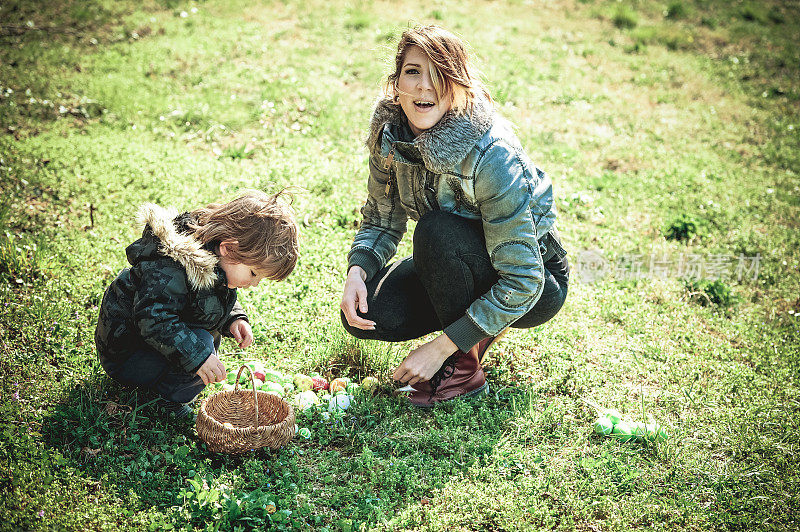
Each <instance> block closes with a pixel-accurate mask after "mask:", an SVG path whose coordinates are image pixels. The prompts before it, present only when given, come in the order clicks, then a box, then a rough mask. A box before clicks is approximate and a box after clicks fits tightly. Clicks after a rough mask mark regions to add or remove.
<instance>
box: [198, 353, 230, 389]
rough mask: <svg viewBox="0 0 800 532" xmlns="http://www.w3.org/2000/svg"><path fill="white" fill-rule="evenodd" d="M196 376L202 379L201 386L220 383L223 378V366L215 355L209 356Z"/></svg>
mask: <svg viewBox="0 0 800 532" xmlns="http://www.w3.org/2000/svg"><path fill="white" fill-rule="evenodd" d="M197 375H199V376H200V378H201V379H203V384H205V385H206V386H208V385H209V384H211V383H212V382H220V381H221V380H222V379H224V378H225V365H224V364H223V363H222V361H221V360H220V359H219V357H218V356H217V355H215V354H213V353H212V354H211V356H209V357H208V358H207V359H206V361H205V362H203V365H202V366H200V369H198V370H197Z"/></svg>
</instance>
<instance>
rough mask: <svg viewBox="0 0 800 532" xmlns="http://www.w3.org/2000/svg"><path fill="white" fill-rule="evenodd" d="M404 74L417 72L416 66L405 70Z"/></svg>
mask: <svg viewBox="0 0 800 532" xmlns="http://www.w3.org/2000/svg"><path fill="white" fill-rule="evenodd" d="M406 74H419V70H417V69H416V68H409V69H407V70H406Z"/></svg>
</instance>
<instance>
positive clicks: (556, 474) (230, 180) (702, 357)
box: [0, 0, 800, 531]
mask: <svg viewBox="0 0 800 532" xmlns="http://www.w3.org/2000/svg"><path fill="white" fill-rule="evenodd" d="M798 21H800V5H799V4H798V3H797V2H777V1H768V2H755V1H740V0H734V1H729V2H716V1H711V0H675V1H669V2H656V1H653V2H650V1H636V0H621V1H602V0H600V1H596V2H592V1H578V2H573V1H566V0H565V1H561V0H558V1H552V2H544V1H508V2H500V1H493V2H485V1H480V2H477V1H476V2H458V1H450V0H444V1H437V2H432V3H425V4H422V5H421V4H420V3H419V2H411V1H405V0H403V1H399V2H378V1H375V2H324V1H321V0H311V1H299V0H298V1H293V0H284V1H275V2H258V1H250V2H245V1H212V0H209V1H205V2H196V3H192V2H179V1H174V0H163V1H153V0H149V1H145V2H144V3H135V2H128V1H120V2H112V1H105V2H103V1H87V2H83V1H78V0H74V1H70V0H63V1H59V2H44V1H32V0H28V1H23V0H8V1H4V2H2V3H1V4H0V126H1V127H2V131H0V356H1V358H0V373H2V385H1V387H2V389H1V390H0V393H2V395H1V396H0V423H1V424H2V425H1V426H0V516H2V518H1V519H0V529H2V530H29V529H33V530H115V529H132V530H143V529H150V530H166V529H194V530H203V529H209V530H212V529H218V530H248V529H252V528H270V527H272V528H274V529H279V530H280V529H283V530H309V529H312V530H329V531H334V530H341V531H355V530H362V529H363V530H370V529H376V530H535V529H550V528H555V529H560V530H573V529H578V530H592V531H598V530H628V529H632V528H637V529H660V530H666V529H669V530H676V529H677V530H712V529H713V530H720V529H727V530H754V529H760V530H791V529H796V528H798V527H799V526H800V523H799V522H798V517H797V516H798V512H800V500H799V499H800V495H798V494H800V383H799V382H798V379H799V378H800V330H799V329H798V323H800V318H799V317H798V315H800V298H799V295H800V275H798V266H800V236H799V235H800V232H799V231H798V219H800V209H798V206H799V203H800V200H798V197H800V179H798V174H797V171H798V168H800V112H799V111H800V74H799V73H800V39H799V38H798V35H799V34H800V23H799V22H798ZM422 23H437V24H440V25H442V26H444V27H446V28H448V29H450V30H452V31H455V32H456V33H458V34H460V35H462V36H463V37H464V38H465V39H466V40H467V41H468V42H469V43H470V45H471V49H472V51H473V52H474V56H475V58H476V60H477V63H478V65H479V67H480V68H481V70H482V72H483V74H484V78H485V80H486V82H487V85H488V87H489V89H490V91H491V93H492V95H493V96H494V98H495V101H496V104H497V108H498V110H499V111H500V112H501V113H502V114H503V115H505V116H506V117H508V118H509V119H511V120H512V121H513V122H514V123H515V124H516V125H517V127H518V130H517V132H518V135H519V137H520V139H521V141H522V143H523V145H524V146H525V148H526V150H527V151H528V153H529V155H530V156H531V158H532V159H533V160H534V161H535V162H536V163H537V165H538V166H540V167H541V168H542V169H544V170H545V171H546V172H548V174H549V175H550V176H551V177H552V179H553V184H554V190H555V194H556V203H557V208H558V209H559V228H560V231H561V234H562V236H563V239H564V242H565V247H566V248H567V249H568V251H569V252H570V255H569V257H570V260H571V261H572V264H573V268H574V271H573V274H574V275H573V281H572V283H571V285H570V294H569V297H568V299H567V303H566V305H565V306H564V308H563V310H562V311H561V312H560V314H559V315H558V316H557V317H556V318H555V319H553V320H552V321H551V322H549V323H547V324H545V325H544V326H542V327H539V328H536V329H534V330H526V331H519V330H513V331H512V332H511V333H510V334H509V335H508V336H507V337H506V338H505V339H504V340H503V342H502V343H501V344H500V346H499V348H498V350H497V351H495V352H494V353H493V354H492V355H491V356H490V359H489V363H488V366H487V372H488V375H489V381H490V386H491V389H492V393H491V394H490V396H489V397H487V398H486V399H484V400H481V401H473V402H464V401H456V402H452V403H449V404H446V405H443V406H441V407H438V408H436V409H434V410H433V411H431V412H420V411H417V410H414V409H413V408H411V407H409V406H408V405H407V404H405V403H404V402H403V401H402V400H400V399H397V398H393V397H391V395H390V394H389V393H388V390H389V389H390V388H391V386H390V375H391V372H392V370H393V368H394V367H395V366H396V365H397V364H398V363H399V361H400V360H401V359H402V357H403V356H404V354H405V353H407V352H408V351H409V349H411V348H412V347H413V346H414V345H416V342H410V343H405V344H395V345H390V344H384V343H378V342H359V341H355V340H354V339H352V338H348V337H346V336H345V335H344V334H343V332H342V328H341V326H340V324H339V317H338V305H339V301H340V297H341V288H342V285H343V281H344V269H345V266H346V253H347V251H348V249H349V244H350V242H351V241H352V238H353V235H354V233H355V229H356V227H357V225H358V222H359V219H360V214H359V209H360V206H361V204H362V202H363V200H364V199H365V193H366V173H367V153H366V150H365V149H364V148H363V141H364V138H365V135H366V127H367V124H368V121H369V117H370V113H371V108H372V104H373V101H374V99H375V97H376V96H377V94H378V90H379V86H380V82H381V80H382V79H384V76H385V75H386V73H387V72H388V68H389V64H390V62H391V61H392V57H393V48H394V46H395V44H396V42H397V39H398V37H399V35H400V33H401V32H402V31H403V30H404V29H405V28H407V27H409V26H413V25H415V24H422ZM288 186H291V187H296V188H295V201H294V207H295V209H296V212H297V215H298V219H299V221H300V223H301V226H302V240H301V250H302V257H301V259H300V261H299V263H298V266H297V269H296V270H295V273H293V274H292V276H291V277H290V278H289V279H288V280H287V281H285V282H283V283H262V285H261V286H259V287H258V288H256V289H254V290H251V291H245V292H240V300H241V301H242V303H243V305H244V306H245V308H246V309H247V310H248V311H249V313H250V315H251V322H252V323H253V328H254V332H255V337H256V341H255V344H254V346H253V347H252V348H250V349H249V350H248V351H247V352H241V351H239V350H237V348H236V347H235V346H234V344H232V343H226V344H223V357H224V361H225V362H226V364H227V365H228V367H234V366H236V365H237V364H238V363H239V362H240V361H243V360H249V359H260V360H263V361H264V362H265V364H266V365H267V366H269V367H274V368H277V369H281V370H285V371H305V372H309V371H319V372H320V373H323V374H324V375H326V376H328V377H334V376H340V375H347V376H350V377H352V378H355V379H360V378H361V377H363V376H365V375H375V376H377V377H379V378H380V379H381V381H382V382H383V387H382V389H381V393H379V394H378V395H376V396H375V397H372V398H366V397H364V398H360V400H359V401H357V403H356V404H355V406H353V407H352V408H351V409H350V410H348V411H347V415H346V416H344V417H340V418H338V419H335V420H334V421H333V422H330V421H326V420H325V419H323V418H322V416H321V415H320V414H319V413H318V412H317V413H312V414H309V415H303V416H301V417H300V420H299V423H300V425H301V426H306V427H309V428H310V429H311V431H312V438H311V439H310V440H295V441H294V442H293V443H292V444H290V445H288V446H287V447H285V448H284V449H282V450H280V451H278V452H270V451H257V452H254V453H250V454H247V455H244V456H243V457H238V458H234V457H227V456H220V455H215V454H213V453H210V452H208V450H207V449H206V448H205V447H204V446H203V445H202V444H201V443H200V442H199V441H198V439H197V436H196V433H195V431H194V428H193V426H191V425H190V424H184V423H179V422H174V421H170V420H168V419H165V417H164V415H163V414H162V413H161V412H160V411H159V410H158V409H157V408H155V407H154V405H152V404H150V400H149V399H148V398H146V397H143V396H140V395H139V394H137V393H135V392H131V391H129V390H125V389H122V388H120V387H119V386H117V385H115V384H114V383H113V382H111V381H110V380H109V379H108V378H107V377H105V375H104V373H103V371H102V369H101V368H100V366H99V364H98V362H97V360H96V356H95V353H94V346H93V331H94V325H95V320H96V316H97V311H98V309H97V305H98V304H99V302H100V299H101V297H102V294H103V290H104V289H105V287H106V286H107V285H108V283H109V282H110V281H111V280H112V279H113V278H114V276H115V275H116V273H117V272H118V271H119V270H120V269H121V268H123V267H124V266H125V256H124V247H125V246H126V245H127V244H128V243H129V242H131V241H132V240H133V239H135V238H136V237H137V235H138V232H139V228H137V227H136V225H135V223H134V213H135V211H136V209H137V207H138V206H139V205H140V204H141V203H143V202H147V201H151V202H155V203H158V204H161V205H163V206H174V207H176V208H178V209H191V208H194V207H197V206H199V205H203V204H205V203H208V202H211V201H216V200H220V199H224V198H229V197H231V196H232V195H234V194H235V193H236V191H237V190H239V189H242V188H253V187H256V188H263V189H265V190H267V191H275V190H278V189H281V188H283V187H288ZM409 241H410V239H409V238H406V239H405V241H404V243H403V244H402V246H401V249H400V256H404V255H407V254H408V253H409V251H410V248H409ZM589 250H592V252H593V253H595V254H598V253H599V254H602V256H603V257H604V259H605V260H606V261H607V264H610V265H613V266H616V268H617V269H616V272H613V273H611V274H609V275H608V276H606V277H604V278H601V279H597V280H595V281H594V282H590V281H591V279H589V278H587V277H583V282H580V281H581V279H579V278H578V277H581V275H577V274H579V273H580V272H579V271H578V270H579V269H580V268H577V266H580V265H581V259H582V258H585V257H586V254H585V253H584V252H585V251H589ZM741 257H745V258H750V257H759V260H760V262H759V265H758V270H757V271H755V270H753V269H750V270H749V271H748V272H745V273H746V274H745V275H742V276H738V275H737V274H736V272H735V265H736V264H738V262H737V261H739V259H740V258H741ZM651 259H655V260H656V261H657V262H658V263H659V264H662V266H663V264H671V265H675V264H678V262H679V261H680V260H684V261H685V263H687V264H688V263H689V262H690V263H691V264H694V265H695V266H696V265H697V264H703V265H705V267H706V268H707V269H706V273H708V272H710V271H711V270H710V268H711V267H712V266H713V265H714V264H716V265H717V266H720V265H722V266H728V267H730V268H731V269H730V270H729V271H728V272H727V273H725V274H722V275H720V278H719V279H716V280H714V279H710V278H708V277H709V276H708V275H706V276H703V275H692V271H694V272H695V273H696V270H685V271H683V272H682V273H681V272H678V271H673V270H668V271H666V272H664V273H663V275H655V272H656V270H657V269H658V266H657V264H650V263H649V261H650V260H651ZM638 261H641V262H642V265H641V271H642V272H643V275H641V276H640V277H639V278H634V277H635V276H633V275H632V274H631V272H632V271H636V263H637V262H638ZM686 261H688V262H686ZM726 261H729V262H726ZM625 264H628V265H629V266H631V267H630V268H626V267H625ZM748 264H750V266H752V264H751V263H748ZM698 277H700V278H698ZM702 277H705V278H702ZM739 277H741V279H740V278H739ZM587 400H589V401H595V402H596V403H598V404H600V405H602V406H604V407H613V408H617V409H619V410H621V411H622V412H623V413H624V414H625V415H626V417H628V418H630V419H631V420H634V421H645V420H655V421H658V422H659V423H661V424H662V425H664V426H665V427H666V429H667V430H668V432H669V438H668V439H667V441H665V442H658V443H647V442H643V443H619V442H617V441H614V440H611V439H608V438H603V437H601V436H598V435H595V434H594V433H593V430H592V423H593V421H594V418H595V412H594V410H593V409H592V408H591V407H589V406H588V405H587V402H586V401H587ZM270 505H272V506H274V510H275V511H274V513H270V512H271V511H272V509H273V508H272V506H270Z"/></svg>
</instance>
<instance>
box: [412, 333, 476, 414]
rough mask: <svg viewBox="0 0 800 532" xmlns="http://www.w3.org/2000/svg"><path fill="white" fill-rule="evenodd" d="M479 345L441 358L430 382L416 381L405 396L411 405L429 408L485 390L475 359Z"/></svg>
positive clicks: (472, 395)
mask: <svg viewBox="0 0 800 532" xmlns="http://www.w3.org/2000/svg"><path fill="white" fill-rule="evenodd" d="M477 348H478V345H476V346H475V347H473V348H472V349H470V350H469V351H468V352H466V353H464V352H463V351H456V352H455V353H453V354H452V355H450V356H449V357H448V358H447V360H445V361H444V364H442V367H441V368H439V370H438V371H437V372H436V373H435V374H434V375H433V377H431V380H429V381H423V382H418V383H417V384H415V385H414V390H415V391H413V392H411V393H410V394H409V395H408V400H409V401H410V402H411V404H412V405H414V406H418V407H420V408H430V407H432V406H434V405H436V404H437V403H441V402H443V401H449V400H451V399H455V398H456V397H474V396H476V395H479V394H481V393H484V392H486V391H488V388H489V384H488V383H487V382H486V376H485V375H484V373H483V368H481V365H480V363H479V362H478V349H477Z"/></svg>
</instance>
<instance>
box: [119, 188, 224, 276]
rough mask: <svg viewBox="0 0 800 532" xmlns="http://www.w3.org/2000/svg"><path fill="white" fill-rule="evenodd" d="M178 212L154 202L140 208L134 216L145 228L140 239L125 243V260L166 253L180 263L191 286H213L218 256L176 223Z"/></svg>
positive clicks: (132, 262) (132, 261)
mask: <svg viewBox="0 0 800 532" xmlns="http://www.w3.org/2000/svg"><path fill="white" fill-rule="evenodd" d="M177 217H178V212H177V211H176V210H174V209H165V208H163V207H159V206H158V205H155V204H153V203H145V204H144V205H142V206H141V207H140V208H139V212H138V213H137V215H136V219H137V221H138V223H139V224H141V225H142V226H143V227H144V229H145V231H144V234H143V236H142V238H140V239H139V240H137V241H136V242H134V243H133V244H131V245H130V246H128V248H127V249H126V253H127V255H128V261H129V262H130V263H131V264H135V263H136V262H139V261H141V260H143V259H147V258H150V257H152V256H154V255H156V254H159V255H163V256H166V257H169V258H171V259H173V260H174V261H176V262H177V263H178V264H180V265H181V266H183V268H184V269H185V270H186V278H187V279H188V281H189V284H190V285H191V286H192V288H194V289H205V288H211V287H212V286H214V283H215V281H216V279H217V272H216V271H215V270H216V267H217V264H218V263H219V259H218V258H217V256H216V255H214V253H212V252H211V251H209V250H208V249H205V248H204V247H203V244H202V243H201V242H200V241H199V240H197V239H195V238H194V237H193V236H191V234H188V233H185V232H182V231H180V230H179V229H178V227H176V218H177Z"/></svg>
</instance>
